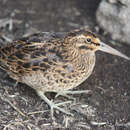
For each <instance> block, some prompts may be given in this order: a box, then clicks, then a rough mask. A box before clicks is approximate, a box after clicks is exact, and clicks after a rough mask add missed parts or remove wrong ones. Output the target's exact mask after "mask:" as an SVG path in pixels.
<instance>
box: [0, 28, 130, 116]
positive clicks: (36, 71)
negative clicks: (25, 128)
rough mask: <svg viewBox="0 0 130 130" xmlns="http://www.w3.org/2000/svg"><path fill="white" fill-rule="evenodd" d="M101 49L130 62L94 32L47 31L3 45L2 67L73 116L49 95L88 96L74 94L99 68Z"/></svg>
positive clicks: (43, 97)
mask: <svg viewBox="0 0 130 130" xmlns="http://www.w3.org/2000/svg"><path fill="white" fill-rule="evenodd" d="M98 50H101V51H104V52H107V53H110V54H113V55H117V56H120V57H123V58H125V59H127V60H130V58H129V57H127V56H126V55H124V54H122V53H121V52H119V51H117V50H115V49H114V48H112V47H110V46H108V45H107V44H105V43H103V42H101V41H100V39H99V38H98V37H97V36H96V35H95V34H94V33H92V32H91V31H86V30H75V31H72V32H69V33H61V32H60V33H53V32H43V33H37V34H34V35H31V36H29V37H27V38H23V39H21V40H18V41H14V42H13V43H9V44H4V45H2V46H0V68H1V69H3V70H5V71H6V72H7V73H8V75H9V76H10V77H11V78H13V79H15V80H16V81H17V82H22V83H25V84H27V85H28V86H30V87H32V88H33V89H34V90H36V92H37V94H38V95H39V96H40V97H41V98H42V99H43V100H44V101H45V102H46V103H47V104H48V105H49V106H50V108H51V114H52V115H53V109H58V110H59V111H61V112H63V113H66V114H70V113H69V112H67V111H65V110H64V109H63V108H62V107H60V105H63V104H65V103H68V102H62V103H57V104H56V103H54V102H52V101H51V100H49V99H48V98H47V96H46V95H45V93H46V92H55V93H57V95H63V96H67V95H68V94H75V93H85V92H87V90H86V91H85V90H83V91H71V90H70V89H73V88H75V87H77V86H78V85H80V84H81V83H82V82H83V81H85V80H86V79H87V78H88V77H89V76H90V75H91V73H92V71H93V68H94V66H95V52H96V51H98Z"/></svg>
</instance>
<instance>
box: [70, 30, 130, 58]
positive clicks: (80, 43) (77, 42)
mask: <svg viewBox="0 0 130 130" xmlns="http://www.w3.org/2000/svg"><path fill="white" fill-rule="evenodd" d="M68 39H69V42H71V44H73V47H75V48H76V49H78V50H79V51H80V52H81V53H86V52H95V51H98V50H100V51H103V52H106V53H110V54H113V55H117V56H120V57H123V58H125V59H127V60H130V58H129V57H127V56H126V55H124V54H122V53H121V52H119V51H118V50H116V49H114V48H112V47H110V46H109V45H107V44H105V43H103V42H102V41H101V40H100V39H99V38H98V37H97V36H96V35H95V34H94V33H92V32H91V31H84V30H76V31H73V32H70V33H69V34H68Z"/></svg>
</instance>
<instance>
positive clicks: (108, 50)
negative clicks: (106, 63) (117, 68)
mask: <svg viewBox="0 0 130 130" xmlns="http://www.w3.org/2000/svg"><path fill="white" fill-rule="evenodd" d="M99 50H101V51H104V52H106V53H110V54H113V55H117V56H120V57H122V58H125V59H127V60H130V57H128V56H126V55H124V54H123V53H121V52H119V51H118V50H116V49H114V48H112V47H110V46H108V45H107V44H105V43H103V42H100V48H99Z"/></svg>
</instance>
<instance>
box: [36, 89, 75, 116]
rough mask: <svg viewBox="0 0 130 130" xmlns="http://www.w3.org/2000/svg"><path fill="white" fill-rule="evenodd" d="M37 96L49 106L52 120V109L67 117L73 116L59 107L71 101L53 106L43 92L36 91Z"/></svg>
mask: <svg viewBox="0 0 130 130" xmlns="http://www.w3.org/2000/svg"><path fill="white" fill-rule="evenodd" d="M37 93H38V95H39V96H40V97H41V98H42V99H43V100H44V101H45V102H46V103H47V104H48V105H49V107H50V108H51V117H52V118H53V114H54V109H57V110H59V111H61V112H63V113H65V114H67V115H71V116H72V115H73V114H72V113H70V112H68V111H66V110H65V109H63V108H61V107H60V106H63V105H65V104H68V103H71V101H66V102H62V103H57V104H55V103H54V102H52V101H51V100H49V99H48V98H47V97H46V96H45V95H44V93H43V92H41V91H38V92H37Z"/></svg>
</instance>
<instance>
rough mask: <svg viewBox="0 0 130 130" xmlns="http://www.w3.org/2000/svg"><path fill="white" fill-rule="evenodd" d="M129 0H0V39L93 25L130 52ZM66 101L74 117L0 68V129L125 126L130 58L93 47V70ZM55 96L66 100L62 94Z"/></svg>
mask: <svg viewBox="0 0 130 130" xmlns="http://www.w3.org/2000/svg"><path fill="white" fill-rule="evenodd" d="M129 26H130V2H129V0H102V1H101V0H21V1H20V0H0V44H6V43H7V42H11V41H12V40H16V39H19V38H21V37H26V36H29V35H30V34H32V33H36V32H40V31H43V32H46V31H71V30H73V29H79V28H85V29H87V28H89V29H91V30H93V31H94V32H95V33H96V34H97V35H98V36H99V37H100V38H101V39H102V40H103V41H104V42H106V43H108V44H109V45H110V46H113V47H114V48H116V49H118V50H120V51H121V52H123V53H125V54H126V55H128V56H130V46H129V44H130V42H129V41H130V37H129V36H130V27H129ZM77 89H79V90H86V89H88V90H92V93H90V94H82V95H75V96H74V97H75V98H76V103H72V104H71V105H68V106H65V107H66V109H69V110H70V111H71V112H72V113H73V114H74V116H73V117H70V116H67V115H65V114H63V113H59V112H58V111H55V114H54V116H55V120H52V119H51V118H50V111H49V108H48V105H47V104H46V103H44V101H42V100H41V99H40V97H38V96H37V94H36V93H35V91H34V90H32V89H31V88H30V87H28V86H26V85H25V84H18V85H17V86H15V81H14V80H12V79H11V78H9V77H8V76H7V75H6V73H5V72H4V71H2V70H0V130H74V129H76V130H129V129H130V62H129V61H126V60H124V59H122V58H119V57H116V56H112V55H109V54H105V53H103V52H97V61H96V65H95V69H94V72H93V73H92V75H91V76H90V77H89V78H88V79H87V80H86V81H85V82H84V83H83V84H82V85H80V86H79V87H78V88H77ZM48 96H49V97H50V98H51V99H53V100H55V101H59V100H67V99H63V97H59V98H56V99H54V95H53V94H48Z"/></svg>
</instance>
